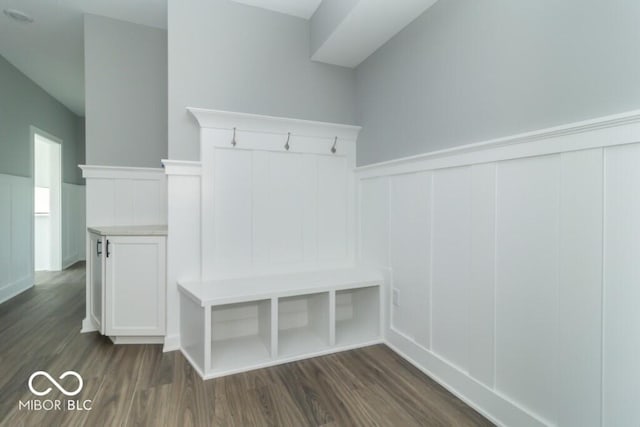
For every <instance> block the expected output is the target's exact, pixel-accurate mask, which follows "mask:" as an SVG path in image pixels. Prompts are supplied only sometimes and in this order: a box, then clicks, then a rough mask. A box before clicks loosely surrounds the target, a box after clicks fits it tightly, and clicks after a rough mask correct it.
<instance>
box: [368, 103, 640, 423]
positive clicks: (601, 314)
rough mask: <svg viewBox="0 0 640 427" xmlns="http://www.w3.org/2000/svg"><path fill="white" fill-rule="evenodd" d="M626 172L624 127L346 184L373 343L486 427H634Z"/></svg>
mask: <svg viewBox="0 0 640 427" xmlns="http://www.w3.org/2000/svg"><path fill="white" fill-rule="evenodd" d="M638 164H640V112H637V111H635V112H630V113H624V114H619V115H615V116H609V117H603V118H599V119H594V120H590V121H585V122H580V123H575V124H569V125H565V126H559V127H556V128H552V129H546V130H542V131H537V132H531V133H527V134H522V135H516V136H513V137H507V138H501V139H497V140H493V141H487V142H482V143H478V144H471V145H468V146H463V147H459V148H454V149H450V150H444V151H440V152H434V153H427V154H424V155H420V156H414V157H411V158H406V159H399V160H396V161H390V162H385V163H381V164H377V165H369V166H365V167H362V168H359V169H358V170H357V175H358V179H359V186H358V188H359V192H360V194H359V199H358V200H359V206H358V212H359V219H360V226H359V236H358V242H359V245H360V248H359V252H358V254H359V258H360V262H362V263H364V264H373V265H377V266H380V267H384V268H388V269H389V270H390V271H389V279H388V281H389V282H388V283H387V286H388V289H386V290H385V292H388V294H389V298H388V299H387V302H386V304H387V307H385V308H384V310H383V311H384V312H386V311H390V312H391V313H392V314H391V316H388V317H385V326H386V331H385V333H386V341H387V343H388V344H389V345H390V346H391V347H392V348H394V349H395V350H396V351H397V352H398V353H400V354H401V355H403V356H404V357H405V358H407V359H408V360H409V361H411V362H412V363H413V364H415V365H416V366H417V367H418V368H420V369H422V370H423V371H425V372H426V373H427V374H429V375H430V376H432V377H433V378H435V379H436V380H437V381H439V382H440V383H441V384H443V385H444V386H445V387H447V388H448V389H449V390H451V391H452V392H453V393H455V394H456V395H458V396H460V397H461V398H462V399H463V400H465V401H466V402H467V403H469V404H470V405H472V406H473V407H475V408H476V409H477V410H478V411H480V412H481V413H483V414H484V415H486V416H487V417H488V418H489V419H491V420H492V421H494V422H496V423H497V424H499V425H508V426H511V425H514V426H515V425H517V426H542V425H549V426H555V425H557V426H577V425H579V426H620V425H638V424H640V415H638V411H637V404H636V400H637V399H636V397H637V395H638V394H639V393H640V386H638V384H640V374H638V372H640V371H638V369H637V360H638V355H639V354H640V338H638V337H640V335H639V334H638V328H637V325H638V324H640V314H638V313H640V311H639V310H638V309H637V301H638V300H640V269H638V268H637V266H638V259H640V243H639V242H640V193H639V192H638V188H640V168H638ZM393 290H396V291H397V293H396V295H395V300H394V294H393Z"/></svg>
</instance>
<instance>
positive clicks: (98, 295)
mask: <svg viewBox="0 0 640 427" xmlns="http://www.w3.org/2000/svg"><path fill="white" fill-rule="evenodd" d="M89 248H90V249H89V251H90V256H89V269H88V272H87V273H88V274H89V283H90V286H89V289H90V294H91V295H90V298H89V302H90V304H91V317H92V318H93V321H94V322H95V324H96V325H97V326H98V330H99V331H100V333H104V322H103V320H102V312H103V310H102V309H103V301H104V300H103V286H102V282H103V280H104V277H103V273H104V264H103V263H104V258H103V241H102V236H99V235H97V234H93V233H89Z"/></svg>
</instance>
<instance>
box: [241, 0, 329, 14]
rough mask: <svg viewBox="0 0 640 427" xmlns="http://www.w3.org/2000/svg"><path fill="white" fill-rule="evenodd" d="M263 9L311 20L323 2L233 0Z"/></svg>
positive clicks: (303, 0)
mask: <svg viewBox="0 0 640 427" xmlns="http://www.w3.org/2000/svg"><path fill="white" fill-rule="evenodd" d="M233 1H235V2H236V3H243V4H247V5H249V6H255V7H259V8H262V9H268V10H273V11H275V12H280V13H285V14H287V15H293V16H297V17H299V18H304V19H309V18H311V16H312V15H313V13H314V12H315V11H316V9H317V8H318V6H319V5H320V3H321V2H322V0H233Z"/></svg>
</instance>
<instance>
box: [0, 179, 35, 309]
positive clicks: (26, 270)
mask: <svg viewBox="0 0 640 427" xmlns="http://www.w3.org/2000/svg"><path fill="white" fill-rule="evenodd" d="M32 199H33V188H32V181H31V178H25V177H20V176H13V175H0V303H1V302H3V301H6V300H8V299H9V298H11V297H13V296H15V295H17V294H19V293H20V292H22V291H24V290H26V289H28V288H30V287H31V286H33V232H32V227H31V225H32V218H33V207H32V206H33V200H32Z"/></svg>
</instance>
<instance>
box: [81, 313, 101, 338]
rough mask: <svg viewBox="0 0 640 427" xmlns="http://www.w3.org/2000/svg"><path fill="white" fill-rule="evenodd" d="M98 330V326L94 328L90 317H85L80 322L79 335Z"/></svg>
mask: <svg viewBox="0 0 640 427" xmlns="http://www.w3.org/2000/svg"><path fill="white" fill-rule="evenodd" d="M97 330H98V326H96V324H95V323H93V320H91V318H90V317H85V318H84V319H83V320H82V329H81V330H80V333H83V334H84V333H87V332H95V331H97Z"/></svg>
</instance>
